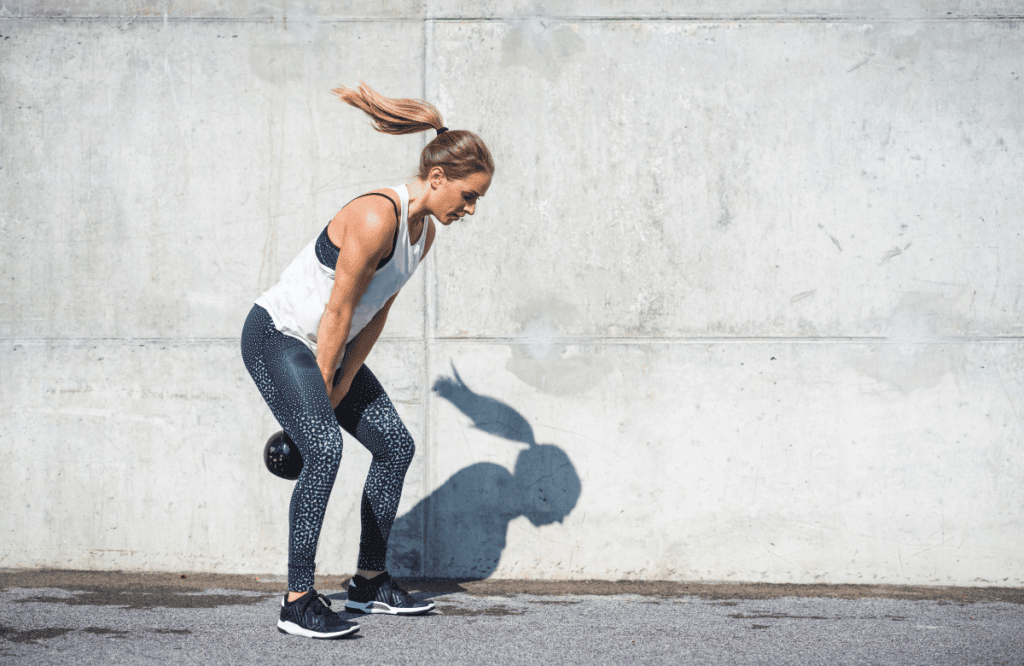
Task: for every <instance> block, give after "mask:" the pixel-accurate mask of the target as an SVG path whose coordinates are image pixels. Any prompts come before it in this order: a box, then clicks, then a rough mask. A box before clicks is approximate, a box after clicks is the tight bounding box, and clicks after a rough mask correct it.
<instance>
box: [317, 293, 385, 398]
mask: <svg viewBox="0 0 1024 666" xmlns="http://www.w3.org/2000/svg"><path fill="white" fill-rule="evenodd" d="M397 296H398V294H395V295H394V296H392V297H391V298H389V299H388V302H387V303H385V304H384V307H382V308H381V309H380V310H379V311H377V314H375V315H374V316H373V319H371V320H370V322H369V323H368V324H367V325H366V326H365V327H364V328H363V330H361V331H360V332H359V335H357V336H356V337H355V338H353V339H352V342H350V343H349V345H348V347H347V348H346V350H345V358H344V360H343V361H342V362H341V379H340V380H339V381H338V384H337V386H335V387H334V388H333V389H332V390H331V391H330V396H331V407H337V406H338V403H339V402H341V399H342V398H344V397H345V395H346V394H347V393H348V390H349V388H350V387H351V386H352V380H353V379H355V377H356V373H357V372H359V368H361V367H363V363H365V362H366V357H367V356H369V355H370V351H371V350H372V349H373V346H374V345H375V344H376V343H377V338H379V337H380V333H381V331H383V330H384V324H385V322H387V320H388V311H389V310H391V304H392V303H394V302H395V298H396V297H397Z"/></svg>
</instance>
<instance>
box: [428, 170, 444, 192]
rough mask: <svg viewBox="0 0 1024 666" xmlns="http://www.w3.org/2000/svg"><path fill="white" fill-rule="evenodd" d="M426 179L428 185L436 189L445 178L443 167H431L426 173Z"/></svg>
mask: <svg viewBox="0 0 1024 666" xmlns="http://www.w3.org/2000/svg"><path fill="white" fill-rule="evenodd" d="M427 180H429V181H430V187H431V188H432V189H435V190H436V189H437V188H439V187H441V185H442V184H444V181H445V180H447V179H446V178H445V177H444V169H442V168H441V167H440V166H434V167H431V168H430V171H429V172H428V173H427Z"/></svg>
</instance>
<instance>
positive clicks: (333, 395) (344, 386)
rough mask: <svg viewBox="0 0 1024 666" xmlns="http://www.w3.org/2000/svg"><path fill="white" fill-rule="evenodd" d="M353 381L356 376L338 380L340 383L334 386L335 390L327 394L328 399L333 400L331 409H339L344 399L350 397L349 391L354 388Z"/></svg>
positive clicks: (343, 377)
mask: <svg viewBox="0 0 1024 666" xmlns="http://www.w3.org/2000/svg"><path fill="white" fill-rule="evenodd" d="M353 379H355V377H354V376H353V377H345V376H344V375H342V377H341V379H339V380H338V383H337V384H335V385H334V388H332V389H330V390H329V391H328V392H327V395H328V397H330V399H331V409H334V408H335V407H337V406H338V405H339V404H340V403H341V401H342V399H344V397H345V396H346V395H348V390H349V389H350V388H352V380H353Z"/></svg>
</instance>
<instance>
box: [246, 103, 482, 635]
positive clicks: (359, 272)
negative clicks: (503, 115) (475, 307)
mask: <svg viewBox="0 0 1024 666" xmlns="http://www.w3.org/2000/svg"><path fill="white" fill-rule="evenodd" d="M334 93H335V94H337V95H338V97H340V98H341V99H342V100H343V101H344V102H346V103H348V104H351V105H352V106H354V107H357V108H359V109H362V110H363V111H364V112H365V113H366V114H367V115H368V116H370V118H371V119H372V120H373V127H374V129H376V130H377V131H379V132H385V133H387V134H411V133H414V132H424V131H427V130H431V129H433V130H436V131H437V136H436V137H435V138H434V139H433V140H432V141H431V142H430V143H429V144H427V146H426V147H425V148H424V149H423V152H422V153H421V155H420V163H419V173H418V174H417V176H416V178H415V179H414V180H413V182H411V183H409V184H408V185H399V186H397V187H392V188H382V189H379V190H375V191H373V192H369V193H367V194H364V195H362V196H361V197H357V198H356V199H354V200H353V201H351V202H350V203H348V204H347V205H346V206H345V207H344V208H342V209H341V211H340V212H338V214H337V215H335V216H334V219H333V220H331V222H330V224H328V225H327V227H326V228H324V230H323V231H322V232H321V233H320V235H319V236H318V237H317V238H315V239H314V240H313V241H312V242H311V243H310V244H309V245H307V246H306V247H305V249H303V250H302V251H301V252H300V253H299V255H298V257H296V258H295V260H294V261H293V262H292V263H291V265H290V266H288V268H286V269H285V271H284V273H283V274H282V275H281V279H280V281H279V282H278V283H277V284H276V285H274V286H273V287H271V288H270V289H269V290H267V291H266V292H265V293H263V294H262V295H261V296H260V297H259V298H257V299H256V303H255V305H254V306H253V308H252V311H251V312H250V313H249V317H248V319H246V322H245V326H244V328H243V330H242V358H243V360H244V361H245V367H246V368H247V369H248V370H249V374H250V375H252V378H253V380H254V381H255V382H256V386H257V387H258V388H259V390H260V393H261V394H262V395H263V399H264V400H266V402H267V405H268V406H269V407H270V411H271V412H273V414H274V418H276V419H277V422H278V423H279V424H281V427H282V428H284V430H285V432H287V433H288V435H290V436H291V438H292V439H293V440H294V442H295V444H296V445H297V447H298V449H299V452H300V453H301V454H302V459H303V461H304V465H303V468H302V472H301V474H300V475H299V478H298V480H297V481H296V483H295V490H294V491H293V492H292V499H291V508H290V513H289V536H288V594H287V595H285V598H284V599H283V600H282V608H281V618H280V620H279V621H278V623H277V626H278V629H279V630H280V631H282V632H285V633H290V634H297V635H300V636H306V637H309V638H337V637H339V636H344V635H346V634H351V633H353V632H355V631H357V630H358V629H359V626H358V625H356V624H354V623H352V622H347V621H345V620H342V619H341V618H340V617H338V615H337V614H336V613H335V612H334V611H332V610H331V608H330V601H329V600H328V599H327V598H326V597H324V596H322V595H320V594H318V593H317V591H316V590H315V589H314V587H313V571H314V558H315V556H316V547H317V540H318V539H319V536H320V528H321V525H322V524H323V518H324V511H325V510H326V508H327V500H328V498H329V497H330V494H331V488H332V487H333V485H334V479H335V476H336V475H337V472H338V465H339V463H340V462H341V449H342V439H341V430H340V429H339V427H338V426H339V425H340V426H341V428H344V429H345V430H346V431H347V432H349V433H350V434H351V435H353V436H354V437H355V438H356V439H357V440H359V442H360V443H361V444H362V445H363V446H365V447H366V448H367V449H369V451H370V453H371V454H373V462H372V464H371V465H370V471H369V474H368V475H367V477H366V484H365V485H364V487H363V498H362V505H361V507H360V517H361V521H362V532H361V535H360V539H359V561H358V563H357V571H356V575H355V576H354V577H353V578H352V582H351V583H350V584H349V589H348V601H347V602H346V604H345V609H346V610H349V611H359V612H364V613H391V614H396V615H405V614H416V613H425V612H427V611H429V610H431V609H432V608H433V607H434V605H433V604H432V603H424V602H419V601H416V600H415V599H413V598H412V597H411V596H410V595H409V594H408V593H407V592H405V591H404V590H403V589H401V588H400V587H399V586H398V585H397V584H396V583H395V581H394V580H393V579H392V578H391V576H390V575H389V574H388V573H387V571H386V569H387V567H386V563H385V560H386V558H387V545H388V534H389V533H390V531H391V526H392V524H393V523H394V520H395V514H396V513H397V511H398V500H399V498H400V497H401V494H402V483H403V481H404V479H405V473H406V470H408V469H409V463H410V462H411V461H412V456H413V452H414V450H415V447H414V445H413V440H412V437H411V436H410V435H409V431H408V430H407V429H406V427H405V425H404V424H403V423H402V420H401V419H400V418H399V416H398V413H397V412H396V411H395V408H394V405H392V403H391V399H390V398H388V395H387V393H385V392H384V389H383V388H382V387H381V385H380V382H378V381H377V378H376V377H374V375H373V373H372V372H370V369H369V368H367V367H366V366H365V365H364V364H363V362H364V361H365V360H366V357H367V355H368V354H369V353H370V350H371V349H373V345H374V343H375V342H376V341H377V338H378V337H379V336H380V333H381V330H382V329H383V328H384V322H385V321H386V320H387V316H388V311H389V310H390V308H391V305H392V303H394V301H395V297H396V296H397V295H398V291H399V290H400V289H401V288H402V286H403V285H404V284H405V283H406V282H407V281H408V280H409V278H410V277H411V276H412V274H413V272H414V271H415V270H416V267H417V266H418V265H419V264H420V263H421V262H422V261H423V259H424V258H425V257H426V255H427V252H429V251H430V246H431V244H432V243H433V240H434V233H435V226H434V220H437V221H438V222H440V223H441V224H443V225H445V226H447V225H449V224H451V223H452V222H455V221H456V220H458V219H460V218H461V217H462V216H464V215H472V214H473V213H474V212H475V210H476V204H477V200H478V199H479V198H480V197H482V196H483V195H484V194H485V193H486V192H487V188H488V187H490V184H491V176H492V175H493V174H494V161H493V160H492V159H491V154H490V151H488V150H487V146H486V145H484V142H483V141H482V140H481V139H480V137H478V136H477V135H476V134H474V133H473V132H469V131H466V130H448V128H446V127H445V126H444V121H443V120H442V118H441V114H440V113H438V111H437V109H436V108H434V107H433V106H431V105H430V104H427V103H426V102H422V101H419V100H412V99H390V98H387V97H384V96H382V95H380V94H378V93H377V92H375V91H373V90H372V89H370V88H369V87H368V86H366V85H365V84H360V85H359V87H358V88H357V89H355V90H353V89H350V88H344V87H342V88H337V89H335V90H334ZM432 218H433V219H432Z"/></svg>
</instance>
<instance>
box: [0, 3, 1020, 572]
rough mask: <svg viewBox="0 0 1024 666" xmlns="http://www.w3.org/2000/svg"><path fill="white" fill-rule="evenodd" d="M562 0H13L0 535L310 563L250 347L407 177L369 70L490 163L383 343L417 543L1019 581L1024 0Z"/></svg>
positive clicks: (484, 557)
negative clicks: (478, 147)
mask: <svg viewBox="0 0 1024 666" xmlns="http://www.w3.org/2000/svg"><path fill="white" fill-rule="evenodd" d="M543 4H547V3H533V2H525V1H523V2H518V1H516V0H488V1H486V2H472V3H470V2H465V1H464V0H426V1H425V2H421V1H413V0H389V1H387V2H381V3H358V2H327V0H311V1H310V2H307V3H306V4H303V5H290V4H278V3H267V2H264V3H249V2H243V1H242V0H206V1H200V0H196V1H195V2H178V1H171V0H165V1H164V2H158V1H156V0H137V1H132V0H121V1H116V2H115V1H109V0H108V1H101V0H81V1H78V2H71V1H68V2H58V1H56V0H44V1H39V0H32V1H29V0H14V1H12V0H4V3H3V6H2V7H0V284H2V287H0V447H2V448H0V450H2V453H3V455H2V456H0V461H2V462H0V464H2V469H0V478H2V479H3V482H2V483H0V566H2V567H68V568H97V569H135V570H177V569H182V570H205V571H218V572H257V573H259V572H276V573H283V572H284V570H285V563H286V558H287V549H286V531H287V503H288V498H289V495H290V489H291V485H290V484H289V483H287V482H285V481H282V480H280V479H277V478H276V477H272V476H271V475H270V474H268V473H267V472H266V471H265V470H264V469H263V467H262V460H261V451H262V445H263V442H264V440H265V439H266V437H268V436H269V435H270V434H271V432H273V431H274V430H275V429H276V424H275V423H274V422H273V419H272V417H271V416H270V415H269V412H268V410H267V409H266V407H265V405H264V404H263V403H262V401H261V399H260V397H259V394H258V393H257V391H256V389H255V387H254V386H253V384H252V382H251V380H250V379H249V377H248V375H247V374H246V372H245V369H244V367H243V366H242V363H241V359H240V356H239V351H238V342H237V339H238V335H239V332H240V329H241V325H242V322H243V320H244V318H245V316H246V313H247V311H248V309H249V307H250V303H251V301H252V299H253V298H254V297H255V296H256V295H257V294H259V293H260V292H261V291H262V290H263V289H265V288H266V287H267V286H269V285H270V284H271V283H272V282H273V281H274V280H276V278H277V277H278V275H279V274H280V272H281V270H282V269H283V268H284V266H285V265H286V264H287V263H288V262H289V261H290V260H291V258H292V257H293V255H294V254H295V253H296V252H297V250H298V249H299V248H300V247H301V246H302V245H303V244H305V243H306V242H308V240H309V239H310V238H311V237H312V236H313V234H315V233H316V232H317V231H318V230H319V229H320V228H322V226H323V225H324V224H325V223H326V222H327V220H329V219H330V217H331V216H332V215H333V214H334V213H335V212H336V210H337V209H338V208H339V207H340V206H341V205H343V204H344V203H345V202H346V201H348V200H349V198H351V197H353V196H355V195H356V194H358V193H361V192H363V191H366V190H368V189H371V188H374V187H377V186H380V185H383V184H394V183H397V182H404V181H406V180H408V178H409V176H410V174H411V172H412V171H413V169H414V164H415V161H416V158H417V155H418V153H419V150H420V148H421V146H422V145H423V141H424V138H425V137H424V136H423V135H419V136H411V137H390V136H384V135H380V134H377V133H375V132H373V131H372V130H371V129H370V128H369V126H368V124H367V122H366V120H365V119H364V117H363V116H362V115H361V114H359V113H358V112H356V111H355V110H353V109H351V108H349V107H346V106H344V105H342V104H340V103H339V102H337V101H336V100H335V99H333V98H332V97H331V95H330V92H329V91H330V89H331V88H332V87H334V86H336V85H338V84H346V85H352V84H355V83H356V82H357V81H358V78H359V77H362V78H363V79H365V80H366V81H367V82H369V83H370V84H371V85H373V86H375V87H377V88H378V89H379V90H381V91H382V92H384V93H386V94H390V95H394V96H417V97H424V98H426V99H428V100H431V101H432V102H434V103H436V104H437V105H438V107H439V108H440V110H441V111H442V113H443V114H444V115H445V119H446V121H447V122H448V124H449V126H451V127H455V128H468V129H473V130H475V131H477V132H479V133H480V134H481V135H482V136H483V137H484V138H485V139H486V141H487V142H488V143H489V145H490V147H491V149H492V151H493V153H494V156H495V159H496V161H497V164H498V174H497V177H496V179H495V181H494V185H493V187H492V188H491V191H490V192H489V193H488V195H487V197H486V198H485V199H483V200H482V202H481V205H480V207H479V211H478V213H477V215H476V216H474V218H473V219H471V220H469V221H466V222H463V223H461V224H459V225H455V226H453V227H451V228H447V229H442V230H441V231H440V233H439V234H438V238H437V242H436V244H435V249H434V251H433V253H432V257H431V258H430V259H429V261H428V262H427V263H426V265H425V267H424V269H423V270H421V272H420V273H419V274H418V275H417V277H416V278H415V279H414V281H413V282H412V283H410V284H409V285H408V286H407V288H406V289H405V290H404V292H403V294H402V296H401V297H400V298H399V300H398V303H397V305H396V308H395V311H394V314H393V317H392V320H391V322H389V327H388V329H387V331H386V334H385V337H384V338H383V339H382V340H381V342H380V343H379V344H378V347H377V349H376V350H375V351H374V352H373V354H372V356H371V359H370V361H369V363H370V365H371V367H372V368H373V369H374V370H375V372H376V373H377V374H378V376H379V377H381V379H382V381H383V382H384V383H385V385H386V386H387V387H388V389H389V392H390V393H391V395H392V397H393V398H394V400H395V401H396V403H397V405H398V408H399V410H400V412H401V413H402V415H403V417H404V418H405V419H406V422H407V424H408V425H409V428H410V430H411V431H412V432H413V434H414V436H415V437H416V439H417V442H418V453H417V458H416V460H415V462H414V464H413V468H412V469H411V471H410V474H409V476H408V479H407V483H406V487H405V492H404V496H403V501H402V506H401V509H400V517H399V520H398V522H397V524H396V528H395V533H394V538H393V549H392V562H391V569H392V571H394V572H395V573H401V574H407V575H408V574H418V575H432V576H495V577H528V578H552V579H556V578H611V579H618V578H642V579H673V580H690V579H705V580H746V581H772V582H811V581H826V582H837V583H838V582H873V583H883V582H884V583H917V584H929V583H941V584H968V585H969V584H999V585H1013V586H1018V585H1022V584H1024V558H1021V556H1020V553H1022V552H1024V528H1022V524H1024V432H1022V424H1021V419H1022V418H1024V338H1022V334H1024V286H1022V285H1024V188H1022V187H1021V181H1022V176H1024V157H1022V155H1024V145H1022V144H1024V85H1022V82H1021V79H1022V77H1024V56H1022V54H1024V30H1022V25H1024V23H1022V21H1024V18H1022V17H1024V5H1022V3H1020V2H1019V1H1018V2H1011V1H1009V0H1003V1H999V0H993V1H991V2H981V1H980V0H979V1H975V2H972V1H967V0H965V1H962V2H961V1H956V0H941V1H938V2H902V3H888V2H881V1H880V0H856V1H851V2H846V3H825V2H821V1H820V0H816V1H812V0H801V1H799V2H787V3H778V2H767V1H766V0H740V1H737V2H731V3H727V4H726V3H717V2H709V1H704V0H691V1H687V2H677V3H662V2H654V1H653V0H642V1H640V2H614V1H612V0H604V1H595V0H587V1H586V2H583V1H582V0H581V1H579V2H575V1H574V2H565V3H559V7H561V9H560V10H558V13H552V12H550V11H548V13H546V14H544V13H542V11H541V10H540V7H541V5H543ZM783 4H784V5H785V7H786V8H785V9H780V8H779V6H780V5H783ZM368 464H369V455H368V454H367V452H366V451H365V450H364V449H363V448H362V447H361V446H359V445H358V444H357V443H356V442H355V441H354V440H353V439H352V438H347V439H346V453H345V460H344V461H343V462H342V466H343V467H342V472H341V475H340V476H339V481H338V484H337V486H336V487H335V490H334V495H333V497H332V500H331V505H330V508H329V510H328V516H327V520H326V523H325V529H324V533H323V536H322V538H321V542H320V551H319V556H318V560H319V564H318V567H319V569H318V570H319V571H320V572H321V573H345V572H350V571H352V570H353V568H354V565H355V552H356V546H357V541H358V529H359V527H358V524H359V521H358V497H359V493H360V490H361V484H362V478H363V475H364V473H365V468H366V466H367V465H368Z"/></svg>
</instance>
